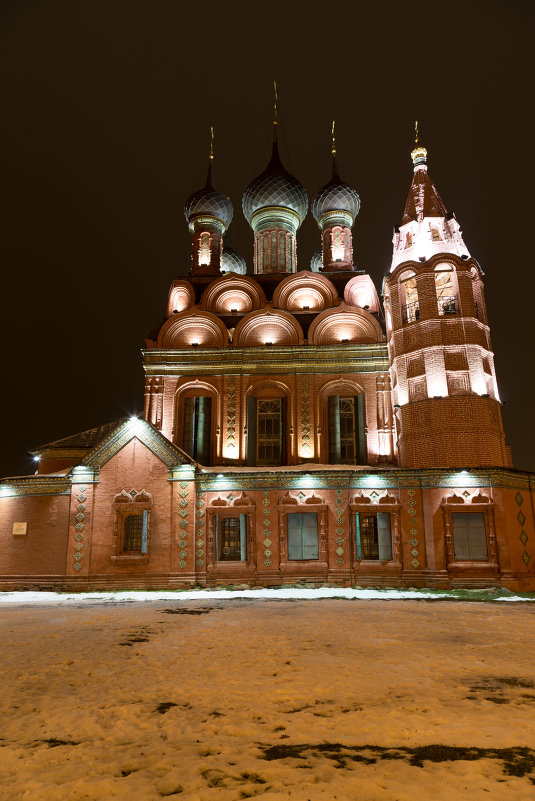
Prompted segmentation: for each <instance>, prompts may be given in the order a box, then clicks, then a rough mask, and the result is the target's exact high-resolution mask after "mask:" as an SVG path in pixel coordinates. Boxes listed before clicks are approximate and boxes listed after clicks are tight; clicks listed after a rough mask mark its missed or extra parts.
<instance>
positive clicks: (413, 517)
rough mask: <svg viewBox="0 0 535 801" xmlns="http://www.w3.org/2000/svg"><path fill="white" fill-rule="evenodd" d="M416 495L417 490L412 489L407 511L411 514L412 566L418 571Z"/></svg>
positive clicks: (410, 541)
mask: <svg viewBox="0 0 535 801" xmlns="http://www.w3.org/2000/svg"><path fill="white" fill-rule="evenodd" d="M415 495H416V490H413V489H410V490H409V502H408V505H407V511H408V513H409V534H410V539H409V543H410V546H411V550H410V554H411V556H412V559H411V565H412V567H413V568H414V569H415V570H416V568H417V567H420V562H419V559H418V557H419V556H420V552H419V550H418V547H419V544H418V529H417V528H416V523H417V520H416V501H415V499H414V496H415Z"/></svg>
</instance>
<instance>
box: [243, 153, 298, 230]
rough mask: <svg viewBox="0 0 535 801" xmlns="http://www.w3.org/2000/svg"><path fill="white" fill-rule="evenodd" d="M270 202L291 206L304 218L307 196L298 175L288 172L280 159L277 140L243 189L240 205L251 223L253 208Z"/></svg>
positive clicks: (265, 205)
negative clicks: (267, 159)
mask: <svg viewBox="0 0 535 801" xmlns="http://www.w3.org/2000/svg"><path fill="white" fill-rule="evenodd" d="M269 206H278V207H282V208H284V209H290V210H291V211H294V212H295V213H296V214H297V215H298V216H299V224H301V223H302V222H303V220H304V219H305V217H306V213H307V210H308V196H307V193H306V192H305V190H304V189H303V187H302V186H301V184H300V183H299V181H298V180H297V178H294V177H293V175H290V173H289V172H287V170H286V169H285V168H284V165H283V164H282V161H281V160H280V156H279V150H278V147H277V142H276V141H274V142H273V153H272V156H271V160H270V162H269V164H268V166H267V167H266V169H265V170H264V172H263V173H262V175H259V176H258V178H255V179H254V180H253V181H252V182H251V183H250V184H249V186H248V187H247V189H246V190H245V192H244V193H243V199H242V208H243V213H244V215H245V218H246V220H247V222H248V223H249V224H251V218H252V216H253V214H254V212H255V211H258V210H259V209H264V208H266V207H269Z"/></svg>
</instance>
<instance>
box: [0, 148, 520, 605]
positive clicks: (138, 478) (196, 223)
mask: <svg viewBox="0 0 535 801" xmlns="http://www.w3.org/2000/svg"><path fill="white" fill-rule="evenodd" d="M423 153H425V151H424V149H423V148H417V149H416V150H415V151H413V160H414V163H415V177H414V179H413V185H412V186H411V190H410V193H409V200H408V202H407V207H406V210H405V216H404V218H403V223H402V225H401V226H400V227H399V229H396V232H395V235H394V254H393V261H392V268H391V270H390V272H389V273H388V274H387V276H386V277H385V280H384V285H383V294H384V314H383V311H382V307H381V304H380V302H379V297H378V295H377V291H376V289H375V287H374V285H373V282H372V280H371V278H370V277H369V276H367V275H366V274H364V273H362V272H358V271H356V270H355V269H354V268H352V266H351V265H348V264H346V261H347V259H348V258H349V255H348V254H351V253H352V252H353V244H352V238H351V237H352V234H351V226H352V225H353V222H354V218H355V216H356V214H357V213H358V208H359V205H360V201H359V199H358V196H357V195H356V192H355V191H354V190H352V189H351V188H350V187H347V185H345V184H342V183H341V182H340V180H339V178H338V177H337V175H335V173H334V171H333V181H331V183H330V184H327V185H326V187H324V188H323V189H322V190H321V192H320V195H318V197H317V198H316V200H315V201H314V204H313V209H315V211H314V214H315V216H316V219H317V220H318V225H319V227H320V232H321V236H322V246H323V270H322V272H317V271H315V270H298V269H297V268H296V264H295V259H296V251H295V232H296V231H297V227H298V224H300V221H301V216H302V214H303V208H304V206H303V204H304V200H303V198H304V197H306V195H304V190H303V188H302V187H300V185H299V184H298V182H296V179H294V178H292V177H291V176H287V174H285V173H284V168H283V167H282V165H281V164H280V161H279V162H277V164H278V166H277V169H276V173H274V174H272V175H270V174H269V171H268V172H267V173H263V174H262V176H260V178H259V179H257V180H256V181H254V182H253V183H252V184H251V186H250V187H249V189H248V190H247V193H246V194H247V204H248V205H247V204H246V205H247V208H248V209H249V211H250V216H251V220H252V222H251V225H252V227H253V229H254V231H255V235H256V237H257V239H258V237H259V236H260V234H261V235H262V236H261V237H260V238H262V237H264V238H265V237H266V236H271V234H270V232H271V230H272V229H271V228H270V219H271V217H272V218H273V219H271V223H272V224H273V225H274V226H275V228H273V230H275V231H276V232H280V231H286V233H288V231H287V230H286V228H284V225H287V227H288V226H289V225H290V223H288V220H290V221H293V222H292V225H291V226H290V228H291V231H290V234H291V237H290V238H291V243H290V244H291V247H290V248H289V249H284V248H285V247H286V245H284V243H283V245H284V247H283V245H280V243H278V239H277V238H275V239H273V240H272V239H269V243H268V244H266V245H265V247H264V244H262V248H263V250H262V253H263V254H264V255H265V256H266V258H269V259H272V262H270V263H271V268H270V269H269V270H268V269H260V268H259V264H260V261H259V256H258V254H257V259H256V262H255V275H242V274H237V273H233V272H229V273H227V274H226V275H223V276H222V275H219V274H218V272H219V266H218V265H219V261H218V260H220V259H221V252H222V248H223V243H222V236H223V234H224V232H225V230H226V227H227V226H228V224H229V223H230V220H231V218H232V205H231V203H230V201H229V199H228V198H226V196H224V195H221V194H220V193H218V192H217V191H216V190H215V189H214V186H213V181H212V177H211V175H212V174H211V171H210V172H209V180H208V182H207V186H206V187H205V189H204V190H201V191H200V192H199V193H196V194H195V195H193V196H192V197H191V198H190V200H189V201H188V204H187V206H186V210H187V218H188V221H189V224H190V229H191V231H192V234H193V268H192V273H191V275H190V277H189V279H188V280H185V279H180V280H177V281H174V282H173V284H172V286H171V289H170V293H169V300H168V304H167V317H166V320H165V322H164V323H163V325H162V326H161V327H160V329H159V331H158V332H157V333H156V334H154V336H153V338H151V339H148V340H147V341H146V348H145V350H144V352H143V363H144V369H145V374H146V383H145V403H144V418H145V419H144V420H130V421H125V420H123V421H117V423H116V424H113V425H112V424H110V425H107V426H102V427H100V428H98V429H92V430H91V431H87V432H82V434H80V435H74V436H72V437H68V438H66V439H65V440H60V441H58V442H55V443H49V444H48V445H46V446H43V448H40V449H36V451H34V452H33V453H34V454H36V455H37V456H39V455H40V456H41V462H40V464H39V471H38V473H37V474H36V475H34V476H27V477H23V478H13V479H9V478H7V479H4V480H2V482H0V541H1V547H0V588H2V589H9V588H19V587H55V588H58V589H80V590H81V589H87V588H94V589H97V588H115V587H117V588H120V587H130V588H136V587H189V586H194V585H201V586H205V585H208V586H216V585H227V584H235V585H236V584H247V585H251V586H281V585H284V584H288V583H295V582H311V583H314V584H323V583H327V584H332V585H344V586H345V585H351V584H358V585H361V586H378V585H382V586H427V587H457V586H472V587H478V586H488V585H496V586H499V585H502V586H505V587H509V588H511V589H514V590H533V589H535V571H534V569H533V564H534V562H533V560H534V559H535V520H534V511H533V510H534V494H535V476H534V475H533V474H530V473H524V472H519V471H515V470H514V469H513V468H512V465H511V458H510V452H509V449H508V447H507V445H506V443H505V436H504V431H503V425H502V419H501V408H500V400H499V394H498V387H497V384H496V376H495V370H494V361H493V353H492V348H491V342H490V331H489V325H488V319H487V314H486V309H485V302H484V294H483V282H482V271H481V269H480V267H479V265H478V264H477V262H476V261H475V260H474V259H473V258H472V257H471V256H470V254H469V253H468V250H467V249H466V246H465V245H464V242H463V240H462V236H461V232H460V228H459V225H458V223H457V221H456V220H455V219H454V218H453V217H451V216H449V215H447V213H446V211H445V208H444V206H443V204H442V202H441V201H440V198H439V197H438V194H437V193H436V190H435V189H434V187H433V185H432V183H431V182H430V179H429V178H428V176H427V173H426V163H425V158H424V156H423V155H422V154H423ZM415 154H416V155H415ZM266 182H267V183H266ZM273 186H275V188H276V189H277V191H279V192H280V203H281V204H282V205H280V206H272V205H269V204H268V201H269V203H273V202H274V200H273V191H275V190H273ZM268 190H269V191H268ZM270 193H271V194H270ZM318 198H319V199H318ZM275 199H277V198H275ZM262 202H264V206H262V205H260V206H259V205H258V204H259V203H260V204H261V203H262ZM277 202H279V201H278V200H277ZM284 203H286V204H287V205H286V206H284ZM333 203H339V204H340V205H339V206H338V207H337V208H335V209H334V210H333V209H332V204H333ZM265 204H268V205H265ZM344 204H345V205H344ZM244 209H245V205H244ZM305 210H306V209H305ZM260 212H261V214H260ZM255 214H256V215H257V216H256V217H254V215H255ZM218 215H219V216H218ZM258 215H260V216H258ZM270 215H271V217H270ZM332 215H334V217H333V216H332ZM260 217H261V218H262V221H263V222H262V225H260V223H259V220H260ZM338 217H339V218H340V219H338ZM253 218H254V219H253ZM294 218H295V219H294ZM214 220H215V222H214ZM340 220H342V222H344V226H345V227H344V226H342V227H341V228H340V231H338V230H335V228H336V226H337V225H338V227H340V226H339V223H340ZM275 223H276V225H275ZM273 225H272V227H273ZM277 226H279V227H277ZM292 226H293V227H292ZM342 229H343V230H342ZM204 234H207V236H204ZM338 234H340V236H338ZM341 234H343V235H344V236H343V237H342V236H341ZM277 236H278V233H277ZM262 242H263V239H262ZM257 246H258V242H257ZM271 247H274V248H279V247H280V248H282V250H280V252H279V250H277V253H275V254H272V255H270V254H271V250H270V248H271ZM336 247H340V248H342V249H343V253H342V256H340V260H338V259H337V258H336V252H337V251H335V248H336ZM202 248H204V250H202ZM201 250H202V252H201ZM341 252H342V251H341ZM266 254H267V255H266ZM262 258H264V256H263V257H262ZM281 260H282V261H281ZM279 261H280V263H281V264H283V265H284V270H280V271H278V270H277V269H272V268H273V265H275V266H276V265H278V264H279ZM262 263H264V262H262ZM264 266H265V265H264ZM279 266H280V265H279ZM288 273H289V274H288Z"/></svg>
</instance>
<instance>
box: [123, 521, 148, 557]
mask: <svg viewBox="0 0 535 801" xmlns="http://www.w3.org/2000/svg"><path fill="white" fill-rule="evenodd" d="M142 540H143V516H142V515H128V517H126V518H125V521H124V539H123V551H141V545H142Z"/></svg>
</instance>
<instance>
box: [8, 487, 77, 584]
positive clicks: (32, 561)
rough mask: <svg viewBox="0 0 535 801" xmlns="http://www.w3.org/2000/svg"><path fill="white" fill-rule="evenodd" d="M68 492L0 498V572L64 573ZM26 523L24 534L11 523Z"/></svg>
mask: <svg viewBox="0 0 535 801" xmlns="http://www.w3.org/2000/svg"><path fill="white" fill-rule="evenodd" d="M69 501H70V498H69V496H68V495H29V496H25V497H15V498H0V575H4V576H6V575H22V576H24V575H34V576H35V575H36V576H41V575H56V576H57V575H63V574H64V573H65V559H66V553H67V539H68V530H69ZM15 522H20V523H22V522H27V524H28V527H27V532H28V533H27V534H26V536H25V537H14V536H13V523H15Z"/></svg>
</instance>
